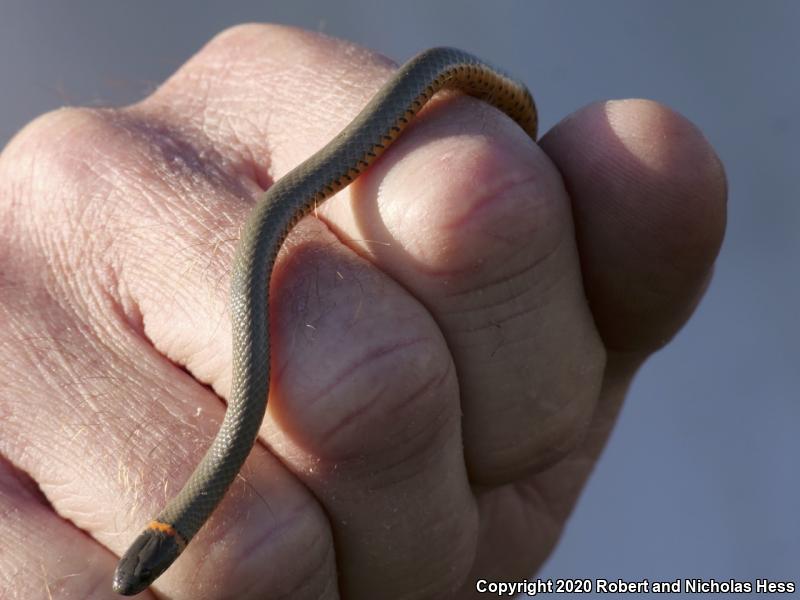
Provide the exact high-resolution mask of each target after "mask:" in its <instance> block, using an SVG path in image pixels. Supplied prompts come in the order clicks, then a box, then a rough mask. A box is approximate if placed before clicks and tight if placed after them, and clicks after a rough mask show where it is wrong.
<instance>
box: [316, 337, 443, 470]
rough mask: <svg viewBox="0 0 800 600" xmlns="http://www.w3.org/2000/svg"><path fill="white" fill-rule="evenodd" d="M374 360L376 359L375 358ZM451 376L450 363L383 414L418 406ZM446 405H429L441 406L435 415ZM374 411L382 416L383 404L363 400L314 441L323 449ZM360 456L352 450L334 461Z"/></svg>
mask: <svg viewBox="0 0 800 600" xmlns="http://www.w3.org/2000/svg"><path fill="white" fill-rule="evenodd" d="M382 354H384V355H391V352H388V353H386V352H384V353H382ZM382 357H383V356H382ZM382 357H381V358H382ZM375 358H378V357H375ZM370 362H371V360H367V361H365V362H364V363H363V364H369V363H370ZM359 366H363V365H359ZM451 375H452V363H450V366H449V367H448V368H447V369H446V370H445V371H443V373H442V374H441V375H437V374H436V373H431V375H430V376H429V377H427V378H425V379H424V380H422V382H421V383H420V385H418V386H417V387H416V388H415V389H414V390H411V391H410V392H408V393H407V394H405V396H404V398H403V399H400V400H399V401H398V402H394V403H393V404H392V405H391V407H390V408H391V410H389V411H386V413H385V414H386V416H388V415H395V416H396V415H397V413H398V412H404V411H406V410H408V409H409V406H414V405H418V404H419V403H420V400H421V399H423V398H425V397H426V392H428V391H429V390H431V389H436V388H442V387H444V383H445V382H446V381H447V380H448V378H449V377H450V376H451ZM383 391H384V387H383V386H382V387H381V388H378V389H377V391H373V393H372V394H371V396H372V397H373V398H375V399H378V398H380V397H381V396H382V395H383ZM448 395H449V394H448ZM447 404H449V403H444V402H432V403H431V405H433V406H441V407H442V408H441V409H440V410H439V411H437V414H438V413H441V412H444V411H445V408H444V407H445V406H447ZM376 407H377V408H376ZM375 410H378V411H380V412H381V414H382V415H383V412H384V404H383V403H382V402H380V401H375V402H373V401H369V400H365V401H364V402H362V403H361V404H360V405H358V407H356V408H355V410H353V411H350V412H349V413H347V414H346V415H344V417H343V418H340V419H339V420H338V421H337V422H336V424H335V425H334V427H332V428H331V429H329V430H328V431H326V432H325V433H322V434H320V435H319V436H318V437H315V439H318V440H319V441H320V446H323V447H324V446H328V442H329V441H330V440H331V439H333V438H335V437H337V434H338V433H340V432H341V431H342V430H344V429H346V428H348V427H349V426H351V425H353V424H354V423H356V424H357V423H358V422H367V421H368V419H366V418H365V415H368V414H369V413H370V412H373V411H375ZM429 413H430V409H427V410H426V411H425V414H426V418H427V420H428V422H431V423H434V422H436V421H437V419H436V418H435V416H434V415H433V414H429ZM398 420H399V419H398ZM426 429H427V428H426ZM422 433H423V432H422V430H419V432H418V433H417V435H421V434H422ZM414 437H416V436H414ZM362 455H363V451H362V450H354V454H353V455H352V456H349V455H347V454H341V453H338V454H337V455H336V460H339V461H347V460H350V459H352V458H356V457H358V456H362Z"/></svg>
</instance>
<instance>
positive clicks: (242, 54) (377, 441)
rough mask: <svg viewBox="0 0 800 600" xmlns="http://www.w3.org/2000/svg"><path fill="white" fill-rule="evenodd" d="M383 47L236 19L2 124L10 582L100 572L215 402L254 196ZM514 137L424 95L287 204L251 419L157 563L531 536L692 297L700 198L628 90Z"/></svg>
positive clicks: (418, 581)
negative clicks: (61, 105) (370, 154)
mask: <svg viewBox="0 0 800 600" xmlns="http://www.w3.org/2000/svg"><path fill="white" fill-rule="evenodd" d="M390 73H391V67H390V66H389V65H388V63H386V62H385V61H383V60H381V59H379V58H377V57H375V56H374V55H371V54H369V53H367V52H365V51H363V50H361V49H358V48H354V47H353V46H351V45H348V44H344V43H341V42H337V41H334V40H330V39H327V38H322V37H319V36H316V35H311V34H308V33H303V32H298V31H295V30H287V29H285V28H274V27H263V26H249V27H243V28H238V29H235V30H232V31H229V32H226V33H225V34H223V35H222V36H220V37H218V38H216V39H215V40H214V41H212V43H211V44H210V45H209V46H208V47H206V48H205V49H204V50H202V51H201V52H200V53H199V54H198V56H196V57H195V58H194V59H192V60H191V61H190V62H189V63H188V64H187V65H186V66H185V67H184V68H183V69H181V70H180V71H179V72H178V74H176V76H175V77H173V78H172V79H171V80H170V81H169V82H167V83H166V84H165V85H164V86H163V87H162V88H161V89H160V90H158V91H157V92H156V93H155V94H153V95H152V96H151V97H149V98H147V99H146V100H144V101H143V102H142V103H140V104H138V105H136V106H133V107H128V108H125V109H120V110H104V111H97V110H83V109H82V110H75V109H69V110H62V111H57V112H55V113H51V114H50V115H47V116H45V117H43V118H42V119H40V120H38V121H36V122H35V123H33V124H32V125H31V126H29V127H28V128H26V130H24V131H23V132H22V133H21V134H20V135H19V136H18V137H17V138H16V139H15V140H14V141H13V142H12V143H11V144H10V145H9V147H8V148H7V149H6V150H5V151H4V153H3V155H2V158H0V197H1V198H2V204H1V206H2V208H1V209H0V210H2V214H0V223H1V224H2V225H0V227H2V230H1V231H2V240H3V243H2V247H0V253H2V254H0V377H2V381H3V382H4V383H5V386H4V388H3V390H2V392H0V416H2V420H1V421H0V451H2V453H3V455H4V456H5V458H6V462H5V463H3V468H2V470H0V473H2V476H0V491H2V494H0V510H2V512H3V514H4V515H5V516H4V517H3V518H2V519H0V532H2V533H3V534H4V538H3V539H5V540H13V541H14V542H13V546H15V547H19V550H18V551H17V552H16V553H15V554H13V555H11V554H8V553H4V554H3V555H2V556H0V572H3V573H11V574H12V575H13V576H9V581H8V585H7V586H5V587H6V588H8V587H9V586H10V589H11V590H12V597H14V594H16V596H18V597H20V598H31V597H39V596H42V597H45V596H46V593H45V592H48V593H53V595H58V594H57V593H61V594H63V595H64V596H67V595H68V594H69V593H72V594H73V595H76V596H78V597H89V596H92V595H93V594H94V595H95V596H97V597H106V596H109V595H110V578H111V574H112V572H113V569H114V564H115V561H116V558H117V556H118V555H119V554H120V553H121V552H123V551H124V550H125V548H126V547H127V544H128V543H129V542H130V541H131V540H132V539H133V538H134V537H135V536H136V535H137V534H138V532H139V531H140V530H141V528H142V526H143V525H144V524H145V523H146V522H147V520H148V518H149V517H151V516H152V515H154V514H155V513H156V512H157V511H158V510H159V509H160V508H161V506H162V505H163V504H164V502H165V501H166V500H167V499H168V498H169V497H171V495H172V494H173V493H174V492H175V491H176V490H177V488H178V487H179V486H180V485H181V484H182V483H183V481H184V480H185V479H186V477H187V476H188V474H189V473H190V472H191V470H192V468H193V466H194V465H195V464H196V462H197V460H198V459H199V458H200V456H201V455H202V452H203V451H204V449H205V447H206V446H207V445H208V443H209V441H210V439H211V437H212V436H213V434H214V433H215V431H216V427H217V426H218V424H219V422H220V420H221V415H222V413H223V411H224V405H223V403H222V402H220V400H219V396H222V397H225V396H226V395H227V393H228V389H229V385H230V355H231V347H230V324H229V316H228V312H227V301H228V299H227V283H228V272H229V269H230V264H231V261H232V257H233V251H234V249H235V245H236V240H237V237H238V228H239V226H240V225H241V223H242V222H243V220H244V219H245V216H246V214H247V212H248V211H249V209H250V207H251V206H252V201H253V198H254V197H255V195H256V193H257V191H258V190H259V189H262V188H264V187H267V186H269V185H270V183H271V182H272V181H274V180H275V179H277V178H278V177H280V176H281V175H282V174H284V173H285V172H286V171H287V170H288V169H289V168H291V167H292V166H294V165H296V164H297V163H299V162H300V161H301V160H302V159H304V158H306V157H307V156H308V155H310V154H311V153H313V152H314V151H315V150H316V149H318V148H319V147H320V146H321V145H322V144H323V143H325V142H326V141H327V140H329V139H330V138H331V137H333V136H334V135H335V134H336V133H337V132H338V130H340V129H341V128H342V127H343V126H344V125H346V123H347V122H349V120H350V119H351V118H352V117H353V116H354V115H355V113H356V112H358V110H359V109H360V108H361V107H362V106H363V105H364V103H365V102H366V100H367V99H368V98H369V97H370V96H371V95H372V93H374V91H375V90H376V89H377V87H378V86H379V85H380V83H381V81H382V80H383V79H385V78H386V77H388V76H389V74H390ZM533 92H534V94H535V93H536V92H537V90H536V87H535V85H534V86H533ZM541 148H542V149H543V150H544V151H542V149H539V148H538V147H537V146H536V145H534V144H533V143H532V142H531V141H530V140H529V139H528V138H527V137H526V136H525V135H524V133H523V132H522V131H520V130H519V129H518V128H517V127H516V125H515V124H514V123H513V122H511V121H510V120H508V119H507V118H506V117H504V116H503V115H502V114H500V113H499V112H497V111H495V110H494V109H492V108H490V107H488V106H486V105H484V104H483V103H480V102H478V101H475V100H472V99H468V98H452V97H443V98H437V99H435V100H434V102H433V103H432V105H431V106H430V107H429V108H428V109H426V110H425V111H424V112H423V113H422V114H421V115H420V118H419V120H418V121H416V122H415V123H414V124H413V125H412V126H411V127H410V128H409V129H408V130H407V131H406V132H404V134H403V135H402V136H401V138H400V139H399V140H398V141H397V142H396V143H395V145H394V146H392V148H391V149H390V150H389V151H387V153H386V154H385V155H384V156H383V157H382V159H381V160H380V162H379V163H377V164H376V165H374V167H373V168H371V169H370V170H369V171H368V172H367V173H366V174H364V175H363V176H362V177H361V178H359V180H358V181H357V182H356V183H355V184H354V185H353V186H351V188H349V190H348V191H347V192H345V193H343V194H340V195H339V196H337V197H336V198H334V199H332V200H330V201H329V202H328V203H326V204H324V205H322V206H321V207H320V209H319V217H320V219H319V220H317V219H306V220H305V221H303V223H301V224H300V225H299V226H298V227H297V228H296V229H295V230H294V231H293V233H292V234H291V235H290V238H289V240H288V242H287V244H286V246H285V248H284V251H283V252H282V254H281V257H280V259H279V262H278V265H277V267H276V272H275V275H274V277H273V282H272V288H271V289H272V304H271V307H272V308H271V310H272V314H271V319H272V329H271V331H272V336H273V337H272V346H273V369H272V372H273V379H272V386H271V392H270V404H269V408H268V414H267V418H266V419H265V424H264V426H263V428H262V437H261V443H260V444H257V445H256V447H255V448H254V450H253V453H252V454H251V456H250V458H249V459H248V462H247V463H246V465H245V468H244V470H243V471H242V474H241V477H240V480H239V481H237V482H236V483H235V484H234V486H233V488H232V489H231V491H230V492H229V494H228V496H227V497H226V499H225V500H224V501H223V503H222V504H221V505H220V508H219V509H218V511H217V512H216V513H215V515H214V516H213V517H212V519H211V521H210V522H209V524H208V525H207V526H206V527H205V528H204V529H203V530H202V531H201V532H200V534H199V535H198V536H197V537H196V538H195V540H194V541H193V542H192V543H191V544H190V545H189V547H188V548H187V550H186V552H185V553H184V554H185V556H183V557H181V558H180V559H179V560H178V562H176V564H175V565H174V567H173V568H172V569H170V570H169V571H168V572H167V573H166V574H165V575H164V576H163V577H162V578H161V579H160V580H159V581H158V582H157V584H156V586H155V589H156V590H158V591H159V592H160V593H161V594H163V595H164V596H166V597H172V598H219V597H235V598H246V597H254V598H263V597H276V596H286V597H292V598H306V597H307V598H333V597H338V596H342V597H347V598H359V597H365V598H375V597H381V598H399V597H404V598H405V597H422V598H426V597H445V596H446V595H447V592H452V593H453V594H454V597H465V596H467V595H468V594H470V593H472V591H473V590H474V585H475V581H476V579H479V578H484V579H490V580H492V579H503V580H514V579H520V578H524V577H526V576H529V575H530V574H531V573H533V571H534V570H535V569H536V568H537V567H538V565H539V564H541V562H542V561H543V560H544V559H545V558H546V557H547V555H548V553H549V552H550V550H551V549H552V547H553V545H554V543H555V541H556V540H557V538H558V536H559V534H560V531H561V528H562V526H563V523H564V521H565V520H566V518H567V516H568V514H569V512H570V510H571V508H572V505H573V504H574V501H575V499H576V497H577V495H578V493H579V492H580V489H581V487H582V485H583V483H584V481H585V479H586V477H587V475H588V474H589V472H590V470H591V468H592V466H593V464H594V462H595V460H596V458H597V455H598V453H599V451H600V450H601V448H602V445H603V443H604V441H605V439H606V437H607V435H608V433H609V431H610V429H611V427H612V426H613V422H614V419H615V416H616V412H617V410H618V408H619V405H620V402H621V400H622V397H623V395H624V392H625V390H626V388H627V386H628V384H629V382H630V379H631V377H632V376H633V374H634V373H635V371H636V369H637V367H638V366H639V365H640V364H641V362H642V361H643V360H644V359H645V358H646V357H647V356H648V355H649V354H650V353H651V352H652V351H653V350H655V349H657V348H658V347H659V346H660V345H662V344H663V343H664V342H666V341H667V340H668V339H669V338H670V337H671V335H673V334H674V333H675V331H677V329H678V328H679V327H680V325H681V324H682V323H683V321H684V320H685V319H686V318H687V317H688V315H689V314H690V313H691V310H692V309H693V307H694V304H695V303H696V301H697V300H698V299H699V297H700V295H701V293H702V290H703V288H704V285H705V283H706V282H707V279H708V277H709V273H710V268H711V264H712V261H713V258H714V256H715V254H716V251H717V249H718V247H719V243H720V240H721V235H722V228H723V223H724V199H725V182H724V174H723V171H722V168H721V166H720V164H719V162H718V160H717V159H716V157H715V155H714V153H713V151H712V150H711V148H710V147H709V146H708V144H707V142H705V140H704V139H703V138H702V136H701V135H700V134H699V133H698V132H697V130H695V129H694V128H693V127H692V126H691V125H689V124H688V123H687V122H686V121H685V120H684V119H682V118H681V117H679V116H677V115H675V114H674V113H671V112H670V111H668V110H667V109H665V108H663V107H660V106H658V105H656V104H654V103H650V102H643V101H626V102H617V103H610V104H605V105H601V104H598V105H593V106H590V107H588V108H586V109H585V110H583V111H580V112H579V113H577V114H576V115H573V116H572V117H571V118H569V119H567V120H565V121H564V122H562V123H561V124H560V125H559V126H557V127H556V128H555V129H554V130H553V131H551V132H550V133H548V134H547V135H546V136H545V137H544V138H543V139H542V140H541ZM212 390H213V391H212ZM215 392H216V394H215ZM217 394H219V396H217ZM37 486H38V488H39V490H41V493H39V490H37V489H36V488H37ZM83 532H85V533H86V534H88V535H84V533H83ZM3 583H5V582H3ZM459 588H460V591H459V592H457V593H456V592H455V590H458V589H459ZM151 595H152V594H151Z"/></svg>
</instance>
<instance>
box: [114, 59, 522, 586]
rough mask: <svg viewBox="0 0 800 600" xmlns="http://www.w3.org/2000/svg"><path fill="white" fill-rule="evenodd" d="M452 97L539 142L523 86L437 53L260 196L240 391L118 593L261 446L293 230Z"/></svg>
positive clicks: (146, 575)
mask: <svg viewBox="0 0 800 600" xmlns="http://www.w3.org/2000/svg"><path fill="white" fill-rule="evenodd" d="M445 88H448V89H458V90H460V91H462V92H464V93H466V94H468V95H470V96H475V97H477V98H481V99H483V100H485V101H487V102H489V103H490V104H492V105H494V106H495V107H497V108H499V109H500V110H501V111H503V112H504V113H506V114H507V115H508V116H509V117H511V118H512V119H514V120H515V121H516V122H517V123H518V124H519V125H520V126H521V127H522V128H523V129H524V130H525V132H526V133H527V134H528V135H529V136H530V137H531V138H533V139H534V140H535V139H536V127H537V114H536V107H535V105H534V102H533V98H532V97H531V94H530V92H529V91H528V90H527V88H526V87H525V86H524V84H522V83H520V82H518V81H516V80H514V79H512V78H511V77H509V76H508V75H505V74H504V73H502V72H501V71H499V70H497V69H495V68H493V67H491V66H489V65H487V64H486V63H485V62H483V61H481V60H480V59H478V58H476V57H474V56H472V55H470V54H468V53H466V52H463V51H461V50H456V49H453V48H433V49H431V50H427V51H425V52H422V53H421V54H419V55H417V56H416V57H414V58H413V59H411V60H410V61H409V62H407V63H406V64H405V65H403V66H402V67H401V68H400V69H399V70H398V71H397V72H396V74H395V75H394V77H392V78H391V79H390V80H389V81H388V82H387V83H386V84H385V85H384V86H383V87H382V88H381V89H380V90H379V91H378V92H377V94H376V95H375V96H374V97H373V98H372V100H371V101H370V102H369V103H368V104H367V106H366V107H365V108H364V109H363V110H362V111H361V112H360V113H359V114H358V116H356V118H355V119H354V120H353V121H352V122H351V123H350V124H349V125H348V126H347V127H345V128H344V130H342V132H341V133H339V134H338V135H337V136H336V137H335V138H334V139H333V140H331V142H329V143H328V144H327V145H326V146H325V147H324V148H322V149H321V150H320V151H319V152H317V153H316V154H314V155H313V156H311V157H310V158H309V159H307V160H306V161H305V162H303V163H302V164H301V165H299V166H298V167H296V168H295V169H293V170H292V171H290V172H289V173H288V174H287V175H286V176H284V177H283V178H281V179H280V180H278V181H277V182H276V183H275V184H274V185H273V186H272V187H270V188H269V190H267V191H266V192H265V193H264V194H263V195H262V197H261V198H260V199H259V201H258V203H257V204H256V206H255V207H254V208H253V210H252V213H251V214H250V216H249V218H248V221H247V223H246V225H245V226H244V229H243V231H242V236H241V240H240V242H239V246H238V249H237V253H236V258H235V261H234V264H233V273H232V279H231V301H230V302H231V303H230V308H231V315H232V325H233V387H232V390H231V397H230V400H229V402H228V408H227V411H226V413H225V417H224V419H223V421H222V425H221V426H220V429H219V432H218V433H217V435H216V437H215V438H214V441H213V442H212V444H211V447H210V448H209V449H208V451H207V452H206V454H205V456H204V457H203V459H202V460H201V461H200V463H199V464H198V465H197V467H196V468H195V470H194V472H193V473H192V475H191V477H189V480H188V481H187V482H186V484H185V485H184V487H183V489H181V491H180V492H179V493H178V494H177V496H175V497H174V498H173V499H172V500H171V501H170V502H169V503H168V504H167V506H166V507H165V508H164V509H163V510H162V511H161V513H160V514H159V515H158V516H157V517H155V519H153V520H152V521H151V522H150V524H149V525H148V526H147V527H146V529H145V530H144V531H143V532H142V533H141V534H140V535H139V536H138V537H137V538H136V540H135V541H134V542H133V544H132V545H131V546H130V548H129V549H128V550H127V552H126V553H125V554H124V555H123V556H122V558H121V559H120V561H119V564H118V566H117V569H116V572H115V574H114V581H113V586H114V590H115V591H116V592H118V593H120V594H124V595H132V594H136V593H139V592H140V591H142V590H144V589H145V588H147V587H148V586H149V585H150V584H151V583H152V582H153V581H154V580H155V579H156V578H157V577H158V576H159V575H161V573H163V572H164V571H165V570H166V569H167V568H168V567H169V566H170V565H171V564H172V562H173V561H174V560H175V559H176V558H177V557H178V555H179V554H180V553H181V551H182V550H183V549H184V548H185V546H186V544H188V543H189V541H190V540H191V539H192V537H193V536H194V535H195V534H196V533H197V531H198V530H199V529H200V528H201V527H202V526H203V524H204V523H205V522H206V520H207V519H208V518H209V517H210V516H211V513H212V512H213V511H214V509H215V508H216V507H217V505H218V504H219V502H220V501H221V500H222V498H223V496H224V495H225V492H226V491H227V489H228V488H229V487H230V485H231V483H232V482H233V480H234V478H235V477H236V475H237V473H238V472H239V469H240V468H241V466H242V464H243V463H244V461H245V459H246V458H247V455H248V454H249V453H250V450H251V448H252V447H253V444H254V443H255V440H256V436H257V435H258V430H259V428H260V426H261V422H262V420H263V418H264V413H265V410H266V405H267V393H268V389H269V366H270V354H269V351H270V345H269V316H268V315H269V312H268V308H269V297H268V293H269V281H270V276H271V274H272V269H273V265H274V263H275V259H276V257H277V254H278V250H279V249H280V247H281V244H283V241H284V239H285V238H286V236H287V235H288V233H289V231H290V230H291V229H292V227H294V225H295V224H296V223H297V222H298V221H299V220H300V219H302V218H303V217H304V216H306V215H307V214H309V213H310V212H311V211H312V210H313V209H314V207H315V206H316V205H318V204H319V203H321V202H323V201H324V200H326V199H327V198H329V197H331V196H332V195H334V194H335V193H336V192H338V191H339V190H341V189H342V188H344V187H346V186H347V185H348V184H350V183H351V182H352V181H354V180H355V178H356V177H358V175H359V174H360V173H362V172H364V171H365V170H366V169H367V168H368V167H369V166H370V164H372V163H373V162H374V161H375V160H376V159H377V158H378V157H379V156H380V155H381V154H382V153H383V152H384V151H385V150H386V148H388V147H389V145H390V144H391V143H392V142H393V141H394V140H395V139H397V137H398V136H399V135H400V133H401V132H402V131H403V129H404V128H405V127H406V125H407V124H408V123H409V122H410V120H411V119H412V118H413V116H414V115H415V114H416V113H417V112H418V111H419V110H420V109H421V108H422V107H423V106H424V105H425V103H426V102H427V101H428V100H430V99H431V97H433V95H434V94H435V93H436V92H437V91H439V90H441V89H445Z"/></svg>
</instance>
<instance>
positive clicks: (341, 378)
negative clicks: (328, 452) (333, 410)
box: [305, 338, 431, 440]
mask: <svg viewBox="0 0 800 600" xmlns="http://www.w3.org/2000/svg"><path fill="white" fill-rule="evenodd" d="M430 342H431V340H430V339H428V338H411V339H406V340H398V341H396V342H394V343H391V344H387V345H383V346H379V347H376V348H371V349H368V350H367V352H362V353H361V355H360V356H359V357H358V358H356V359H355V360H353V361H349V364H348V366H347V368H345V369H344V370H341V371H339V373H338V374H337V375H336V377H335V378H334V379H333V380H332V381H328V382H327V383H326V385H325V390H324V391H323V392H321V393H320V394H319V395H317V396H316V397H310V398H308V399H307V400H306V402H305V405H306V407H313V406H314V405H315V404H317V403H318V402H320V401H322V400H324V399H325V398H327V397H329V396H332V395H334V392H335V391H336V389H337V388H338V387H339V386H341V385H347V384H349V383H351V382H352V381H353V380H354V379H356V377H354V374H357V373H358V372H360V371H363V372H366V373H369V372H370V369H368V368H366V367H368V366H369V365H371V364H375V363H376V362H381V361H383V360H384V359H391V358H392V357H393V356H394V355H396V354H399V355H400V356H402V355H404V354H405V353H406V351H407V350H408V349H410V348H413V347H414V346H417V345H419V344H429V343H430ZM393 362H397V361H393ZM354 408H356V407H354ZM366 409H367V406H366V405H364V404H363V403H362V404H361V405H360V406H359V407H357V408H356V410H354V411H352V412H350V413H349V414H348V416H347V417H345V418H344V419H342V420H340V422H339V423H338V424H337V426H336V427H335V428H334V429H332V430H329V431H327V432H325V433H320V434H318V435H319V437H318V439H320V440H328V439H330V438H331V436H332V435H333V434H334V433H335V432H336V431H338V430H339V429H340V428H341V426H342V425H344V424H345V422H350V420H351V419H353V418H355V417H356V416H358V415H359V414H363V413H362V411H363V410H366Z"/></svg>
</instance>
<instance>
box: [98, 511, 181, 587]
mask: <svg viewBox="0 0 800 600" xmlns="http://www.w3.org/2000/svg"><path fill="white" fill-rule="evenodd" d="M185 546H186V542H185V540H184V538H183V537H182V536H181V535H180V534H179V533H178V532H177V531H175V529H174V528H173V527H172V526H171V525H167V524H165V523H160V522H158V521H153V522H152V523H150V525H149V526H148V527H147V529H145V530H144V531H143V532H142V533H141V534H140V535H139V537H137V538H136V540H135V541H134V542H133V544H131V547H130V548H128V551H127V552H126V553H125V554H124V555H123V556H122V558H121V559H120V560H119V564H117V570H116V571H115V572H114V582H113V587H114V591H115V592H117V593H118V594H122V595H123V596H133V595H134V594H138V593H139V592H141V591H144V590H145V589H146V588H147V587H148V586H149V585H150V584H151V583H153V581H154V580H155V579H156V578H157V577H158V576H159V575H161V574H162V573H163V572H164V571H166V569H167V568H168V567H169V566H170V565H171V564H172V563H173V562H174V561H175V559H176V558H178V555H180V553H181V552H182V551H183V549H184V547H185Z"/></svg>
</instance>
